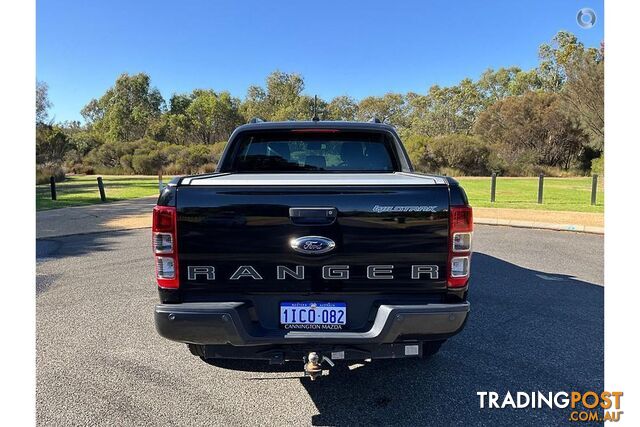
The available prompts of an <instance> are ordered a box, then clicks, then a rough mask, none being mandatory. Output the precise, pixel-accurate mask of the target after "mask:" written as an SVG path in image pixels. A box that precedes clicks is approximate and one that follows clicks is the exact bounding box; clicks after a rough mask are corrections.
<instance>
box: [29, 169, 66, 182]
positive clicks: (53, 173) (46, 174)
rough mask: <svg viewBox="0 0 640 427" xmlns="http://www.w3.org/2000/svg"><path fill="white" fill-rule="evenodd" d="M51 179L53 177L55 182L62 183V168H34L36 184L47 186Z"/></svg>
mask: <svg viewBox="0 0 640 427" xmlns="http://www.w3.org/2000/svg"><path fill="white" fill-rule="evenodd" d="M51 177H54V178H55V180H56V182H61V181H64V179H65V175H64V170H63V169H62V167H60V166H58V165H40V166H36V184H48V183H49V179H50V178H51Z"/></svg>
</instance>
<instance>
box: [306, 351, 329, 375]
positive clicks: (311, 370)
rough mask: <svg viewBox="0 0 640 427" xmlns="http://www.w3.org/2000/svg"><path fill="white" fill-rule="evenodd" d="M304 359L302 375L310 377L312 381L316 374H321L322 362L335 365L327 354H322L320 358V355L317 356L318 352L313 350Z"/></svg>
mask: <svg viewBox="0 0 640 427" xmlns="http://www.w3.org/2000/svg"><path fill="white" fill-rule="evenodd" d="M306 359H307V362H306V363H305V364H304V375H305V376H308V377H309V378H311V381H314V380H315V379H316V378H317V377H318V376H320V375H322V366H320V365H321V364H322V362H327V363H328V364H329V366H331V367H333V366H335V363H333V361H332V360H331V359H329V358H328V357H327V356H322V359H320V356H318V353H316V352H315V351H312V352H311V353H309V355H308V356H307V358H306Z"/></svg>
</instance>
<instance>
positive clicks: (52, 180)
mask: <svg viewBox="0 0 640 427" xmlns="http://www.w3.org/2000/svg"><path fill="white" fill-rule="evenodd" d="M49 184H51V200H58V194H57V193H56V179H55V178H54V177H50V178H49Z"/></svg>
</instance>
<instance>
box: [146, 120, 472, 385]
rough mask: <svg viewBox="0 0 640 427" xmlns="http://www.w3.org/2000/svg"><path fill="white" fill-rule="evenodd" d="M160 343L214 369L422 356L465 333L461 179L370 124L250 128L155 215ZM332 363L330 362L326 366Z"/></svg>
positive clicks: (466, 253) (466, 267)
mask: <svg viewBox="0 0 640 427" xmlns="http://www.w3.org/2000/svg"><path fill="white" fill-rule="evenodd" d="M152 232H153V239H152V240H153V251H154V256H155V265H156V277H157V284H158V290H159V294H160V301H161V304H159V305H157V306H156V307H155V325H156V329H157V330H158V332H159V333H160V335H161V336H163V337H165V338H168V339H170V340H174V341H178V342H182V343H186V344H187V345H188V347H189V349H190V351H191V352H192V353H193V354H194V355H196V356H199V357H201V358H202V359H203V360H205V361H209V362H210V363H214V364H215V363H216V361H219V359H255V360H264V361H266V362H268V363H270V364H283V363H284V362H286V361H300V362H301V363H303V368H304V372H305V374H307V375H309V376H311V378H312V379H313V378H315V376H317V375H318V374H321V372H322V370H323V367H326V368H329V367H330V366H333V365H334V364H335V363H337V362H341V363H345V361H357V360H366V359H382V358H404V357H428V356H430V355H432V354H434V353H435V352H437V351H438V349H439V348H440V346H441V344H442V343H443V342H444V341H445V340H446V339H447V338H449V337H451V336H453V335H455V334H456V333H458V332H460V330H461V329H462V328H463V326H464V324H465V322H466V319H467V314H468V312H469V303H468V302H467V289H468V282H469V271H470V263H471V239H472V234H473V233H472V232H473V221H472V210H471V207H470V206H469V204H468V201H467V197H466V194H465V192H464V190H463V189H462V187H460V185H458V182H457V181H456V180H454V179H452V178H449V177H443V176H431V175H423V174H419V173H415V172H413V168H412V165H411V162H410V161H409V157H408V156H407V153H406V151H405V149H404V148H403V146H402V144H401V142H400V138H399V137H398V135H397V133H396V131H395V129H394V128H393V127H392V126H390V125H387V124H383V123H379V122H378V121H375V122H366V123H360V122H330V121H326V122H325V121H308V122H304V121H303V122H294V121H290V122H253V123H249V124H246V125H243V126H240V127H238V128H237V129H236V130H235V131H234V132H233V133H232V135H231V136H230V138H229V141H228V144H227V146H226V148H225V151H224V153H223V154H222V157H221V159H220V162H219V164H218V167H217V170H216V172H215V173H209V174H203V175H193V176H182V177H179V178H175V179H174V180H172V181H171V182H170V183H169V184H168V186H167V187H166V188H165V189H163V191H162V193H161V195H160V197H159V199H158V203H157V206H155V208H154V210H153V230H152ZM321 365H322V366H321Z"/></svg>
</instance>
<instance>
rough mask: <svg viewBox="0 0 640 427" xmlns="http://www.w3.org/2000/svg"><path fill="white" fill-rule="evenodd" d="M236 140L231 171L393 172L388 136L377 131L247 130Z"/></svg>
mask: <svg viewBox="0 0 640 427" xmlns="http://www.w3.org/2000/svg"><path fill="white" fill-rule="evenodd" d="M239 138H240V139H239V140H237V141H236V143H235V144H234V145H235V149H234V152H233V155H232V159H233V160H232V162H231V165H226V167H225V168H224V169H225V170H226V171H233V172H297V171H301V172H302V171H304V172H393V171H395V170H398V167H397V159H396V157H395V155H394V150H393V140H392V139H391V136H390V135H388V134H386V133H380V132H345V131H331V130H328V131H324V132H313V131H306V130H300V131H297V130H294V131H288V132H259V133H257V132H248V133H246V134H242V135H240V137H239Z"/></svg>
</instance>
